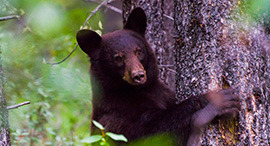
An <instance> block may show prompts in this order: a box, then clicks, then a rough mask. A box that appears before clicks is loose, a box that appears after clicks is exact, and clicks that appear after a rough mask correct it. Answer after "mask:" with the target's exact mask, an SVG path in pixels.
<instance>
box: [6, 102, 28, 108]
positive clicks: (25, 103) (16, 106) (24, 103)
mask: <svg viewBox="0 0 270 146" xmlns="http://www.w3.org/2000/svg"><path fill="white" fill-rule="evenodd" d="M27 104H30V101H26V102H23V103H19V104H16V105H11V106H8V107H7V110H10V109H15V108H18V107H21V106H24V105H27Z"/></svg>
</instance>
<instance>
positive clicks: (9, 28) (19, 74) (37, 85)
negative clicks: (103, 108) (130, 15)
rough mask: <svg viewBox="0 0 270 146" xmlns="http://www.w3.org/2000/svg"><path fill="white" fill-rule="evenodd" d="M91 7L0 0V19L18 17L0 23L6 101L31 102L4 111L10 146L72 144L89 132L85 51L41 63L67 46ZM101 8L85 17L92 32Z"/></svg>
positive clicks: (66, 0) (68, 1) (62, 1)
mask: <svg viewBox="0 0 270 146" xmlns="http://www.w3.org/2000/svg"><path fill="white" fill-rule="evenodd" d="M96 6H97V5H94V4H93V3H87V2H84V1H77V0H58V1H53V0H35V1H32V0H24V1H21V0H14V1H7V0H0V17H3V16H9V15H14V14H16V15H20V19H19V20H16V19H14V20H8V21H3V22H0V42H1V43H0V45H1V49H2V50H1V51H2V52H3V53H2V54H1V55H2V59H3V66H4V74H5V80H6V84H5V93H6V98H7V100H8V105H14V104H17V103H20V102H24V101H30V102H31V104H30V105H27V106H23V107H20V108H18V109H13V110H10V111H9V116H10V119H9V121H10V127H11V131H12V141H13V144H14V145H16V144H21V145H44V144H46V145H78V144H81V142H80V141H81V139H82V138H84V137H86V136H87V135H89V129H90V126H89V124H88V123H89V121H90V119H91V118H90V117H91V88H90V81H89V80H90V78H89V61H88V57H87V55H85V54H84V53H83V52H82V51H81V50H80V49H77V50H76V51H75V53H74V54H72V56H71V58H69V59H67V60H66V61H65V62H64V63H62V64H60V65H55V66H51V65H48V64H44V63H42V62H43V60H44V59H46V60H47V61H48V62H57V61H60V60H61V59H63V58H65V57H66V56H67V55H68V54H69V53H70V52H71V51H72V50H73V48H74V47H75V45H76V38H75V36H76V33H77V31H78V30H79V29H80V27H81V26H82V24H83V23H84V21H85V20H86V18H87V16H88V15H89V14H90V12H91V11H92V10H93V9H94V8H95V7H96ZM101 12H102V11H99V12H98V13H97V14H95V15H94V16H93V17H92V18H91V19H90V21H89V24H90V26H91V28H93V29H94V30H99V31H101V30H102V22H103V19H102V18H103V17H102V14H101ZM88 27H89V26H88ZM43 58H44V59H43Z"/></svg>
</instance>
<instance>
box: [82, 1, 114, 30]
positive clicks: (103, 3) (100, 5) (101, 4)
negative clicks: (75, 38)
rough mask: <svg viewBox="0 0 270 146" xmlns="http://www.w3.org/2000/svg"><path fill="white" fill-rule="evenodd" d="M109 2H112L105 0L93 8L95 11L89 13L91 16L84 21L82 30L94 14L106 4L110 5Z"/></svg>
mask: <svg viewBox="0 0 270 146" xmlns="http://www.w3.org/2000/svg"><path fill="white" fill-rule="evenodd" d="M111 1H112V0H106V1H103V2H102V3H100V4H99V5H98V6H97V7H96V8H95V10H93V11H92V12H91V14H90V15H89V16H88V17H87V19H86V20H85V21H84V23H83V26H82V28H84V27H85V25H86V23H87V22H88V21H89V19H90V18H91V17H92V16H93V15H95V14H96V13H97V11H98V10H99V9H100V8H101V7H102V6H104V5H107V4H108V3H110V2H111Z"/></svg>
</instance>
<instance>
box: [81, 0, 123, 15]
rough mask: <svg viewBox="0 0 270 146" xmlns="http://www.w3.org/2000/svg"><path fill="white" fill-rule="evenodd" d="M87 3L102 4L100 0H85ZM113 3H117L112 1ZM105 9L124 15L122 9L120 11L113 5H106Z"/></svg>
mask: <svg viewBox="0 0 270 146" xmlns="http://www.w3.org/2000/svg"><path fill="white" fill-rule="evenodd" d="M85 1H86V2H94V3H98V4H100V2H101V1H99V0H85ZM113 1H115V0H112V1H111V2H113ZM104 7H106V8H108V9H110V10H112V11H114V12H116V13H118V14H121V15H122V10H120V9H118V8H116V7H114V6H112V5H109V4H106V5H104Z"/></svg>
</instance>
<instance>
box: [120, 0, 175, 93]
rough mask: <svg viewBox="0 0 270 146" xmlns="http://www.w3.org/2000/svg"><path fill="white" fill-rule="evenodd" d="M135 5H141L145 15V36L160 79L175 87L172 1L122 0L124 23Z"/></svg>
mask: <svg viewBox="0 0 270 146" xmlns="http://www.w3.org/2000/svg"><path fill="white" fill-rule="evenodd" d="M136 7H141V8H143V9H144V10H145V12H146V15H147V31H146V38H147V40H148V42H149V44H150V46H151V47H152V48H153V49H154V51H155V53H156V56H157V60H158V65H159V67H160V79H161V80H162V81H163V82H164V83H165V84H167V85H168V86H169V87H171V88H172V89H175V71H174V54H173V44H174V39H173V20H171V19H170V18H168V17H171V18H172V17H173V13H172V12H173V9H172V8H173V1H171V0H144V1H142V0H123V18H124V23H125V21H126V18H127V16H128V15H129V13H130V12H131V10H133V9H134V8H136Z"/></svg>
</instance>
